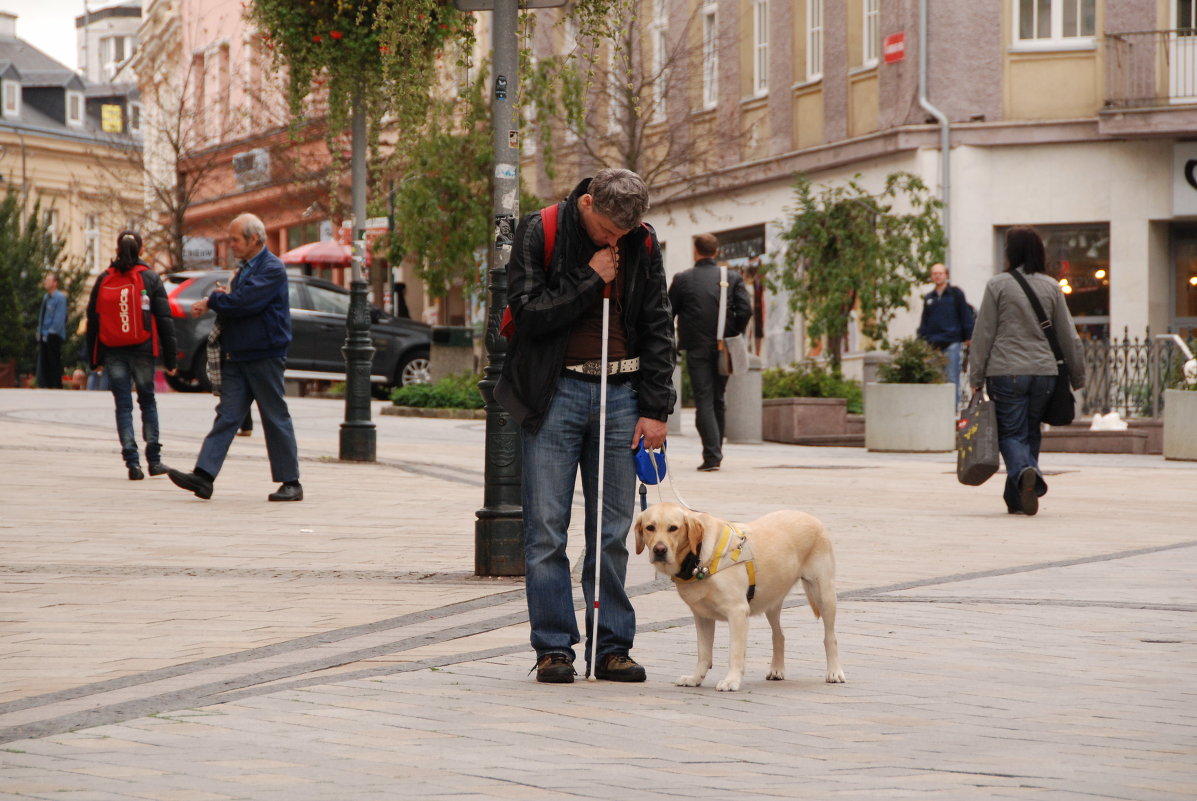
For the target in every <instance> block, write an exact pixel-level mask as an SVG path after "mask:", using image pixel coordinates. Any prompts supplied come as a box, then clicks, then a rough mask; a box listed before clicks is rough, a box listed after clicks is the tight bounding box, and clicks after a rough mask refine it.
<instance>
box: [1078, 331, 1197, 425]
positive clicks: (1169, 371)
mask: <svg viewBox="0 0 1197 801" xmlns="http://www.w3.org/2000/svg"><path fill="white" fill-rule="evenodd" d="M1181 335H1182V336H1185V338H1186V340H1187V341H1188V343H1189V349H1190V350H1192V351H1194V352H1197V347H1194V346H1195V345H1197V339H1195V337H1197V331H1188V332H1183V331H1182V332H1181ZM1081 344H1082V346H1083V348H1084V353H1085V375H1086V381H1085V388H1084V390H1082V392H1081V396H1082V397H1081V414H1082V415H1091V414H1096V413H1101V414H1108V413H1109V412H1112V411H1113V412H1118V414H1119V415H1120V416H1121V417H1122V418H1123V419H1128V418H1132V417H1139V418H1143V417H1149V418H1157V417H1160V416H1161V415H1162V414H1163V412H1164V390H1165V389H1167V388H1168V387H1172V386H1175V385H1176V384H1177V383H1178V382H1179V381H1180V379H1181V370H1182V369H1183V365H1184V356H1183V354H1182V352H1181V350H1180V348H1178V347H1177V346H1176V344H1175V343H1174V342H1173V341H1171V340H1169V339H1161V338H1159V337H1156V336H1153V335H1152V334H1151V330H1150V329H1148V330H1147V332H1146V334H1145V336H1144V337H1143V338H1142V339H1140V338H1138V337H1134V338H1132V337H1131V336H1130V332H1129V331H1128V330H1126V329H1124V330H1123V337H1122V339H1115V338H1112V337H1111V338H1110V339H1104V340H1085V341H1083V342H1082V343H1081Z"/></svg>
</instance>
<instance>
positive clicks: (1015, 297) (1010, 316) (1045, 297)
mask: <svg viewBox="0 0 1197 801" xmlns="http://www.w3.org/2000/svg"><path fill="white" fill-rule="evenodd" d="M1018 269H1019V270H1020V271H1021V270H1022V268H1021V267H1020V268H1018ZM1023 275H1025V276H1026V279H1027V283H1028V284H1030V285H1031V289H1032V290H1034V292H1035V296H1036V297H1037V298H1039V303H1040V305H1041V306H1043V311H1044V313H1045V314H1047V316H1048V318H1049V319H1050V320H1051V321H1052V327H1053V328H1054V329H1055V331H1056V339H1057V340H1059V342H1060V349H1061V350H1062V351H1063V353H1064V362H1065V364H1067V365H1068V375H1069V378H1070V379H1071V382H1072V386H1073V388H1074V389H1080V388H1081V387H1083V386H1084V385H1085V360H1084V357H1083V355H1082V351H1081V338H1080V337H1079V336H1077V333H1076V326H1075V325H1074V324H1073V322H1072V315H1071V314H1069V313H1068V306H1067V304H1066V303H1065V302H1064V293H1063V292H1061V291H1060V285H1059V284H1057V283H1056V282H1055V281H1054V280H1052V278H1051V276H1048V275H1044V274H1043V273H1033V274H1031V275H1027V274H1026V273H1025V272H1024V273H1023ZM1056 373H1057V368H1056V357H1055V356H1054V355H1053V354H1052V349H1051V345H1049V344H1048V341H1047V337H1046V336H1044V333H1043V331H1042V330H1041V329H1040V328H1039V320H1038V318H1036V316H1035V310H1034V309H1033V308H1031V302H1030V301H1029V300H1027V295H1026V293H1025V292H1023V290H1022V287H1021V286H1019V284H1018V281H1016V280H1015V279H1014V278H1013V277H1011V276H1010V275H1009V274H1008V273H1001V274H999V275H995V276H994V277H993V278H990V279H989V283H987V284H986V285H985V297H984V298H983V299H982V300H981V308H980V309H979V310H978V311H977V323H976V326H975V328H974V329H973V344H972V349H971V350H970V351H969V368H968V382H969V386H972V387H979V386H981V385H982V384H984V383H985V379H986V378H987V377H989V376H998V375H1056Z"/></svg>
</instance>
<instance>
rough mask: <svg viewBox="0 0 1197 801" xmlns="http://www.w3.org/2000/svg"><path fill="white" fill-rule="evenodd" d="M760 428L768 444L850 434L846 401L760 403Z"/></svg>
mask: <svg viewBox="0 0 1197 801" xmlns="http://www.w3.org/2000/svg"><path fill="white" fill-rule="evenodd" d="M761 428H762V431H763V436H764V438H765V439H766V440H767V441H769V442H791V443H793V442H799V441H801V440H802V439H804V438H806V437H812V436H823V435H826V434H846V433H848V401H847V400H845V399H844V398H768V399H766V400H764V401H762V402H761Z"/></svg>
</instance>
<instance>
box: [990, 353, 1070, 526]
mask: <svg viewBox="0 0 1197 801" xmlns="http://www.w3.org/2000/svg"><path fill="white" fill-rule="evenodd" d="M985 383H986V388H987V389H988V390H989V397H990V399H991V400H992V401H993V408H994V412H995V414H996V416H997V424H998V449H999V450H1000V451H1001V452H1002V461H1003V462H1004V463H1005V464H1006V489H1005V491H1004V492H1003V494H1002V497H1003V498H1005V500H1006V508H1007V509H1008V510H1011V511H1017V510H1019V509H1021V504H1020V503H1019V500H1018V476H1019V474H1020V473H1021V472H1022V471H1023V470H1025V469H1026V468H1028V467H1030V468H1033V469H1034V470H1035V475H1036V482H1035V494H1037V495H1039V496H1040V497H1042V496H1043V495H1046V494H1047V482H1046V481H1044V480H1043V475H1042V473H1040V472H1039V445H1040V442H1041V441H1042V439H1043V428H1042V423H1043V413H1044V411H1045V410H1046V409H1047V403H1048V401H1049V400H1051V397H1052V391H1053V390H1055V388H1056V376H1054V375H998V376H991V377H989V378H987V379H986V382H985Z"/></svg>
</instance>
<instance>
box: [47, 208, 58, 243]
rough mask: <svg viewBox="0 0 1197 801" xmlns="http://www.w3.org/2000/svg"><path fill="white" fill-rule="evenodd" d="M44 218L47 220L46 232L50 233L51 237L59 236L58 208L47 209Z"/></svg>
mask: <svg viewBox="0 0 1197 801" xmlns="http://www.w3.org/2000/svg"><path fill="white" fill-rule="evenodd" d="M44 219H45V222H46V233H48V234H49V235H50V236H51V238H53V237H57V236H58V221H59V216H58V209H46V212H45V215H44Z"/></svg>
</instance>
